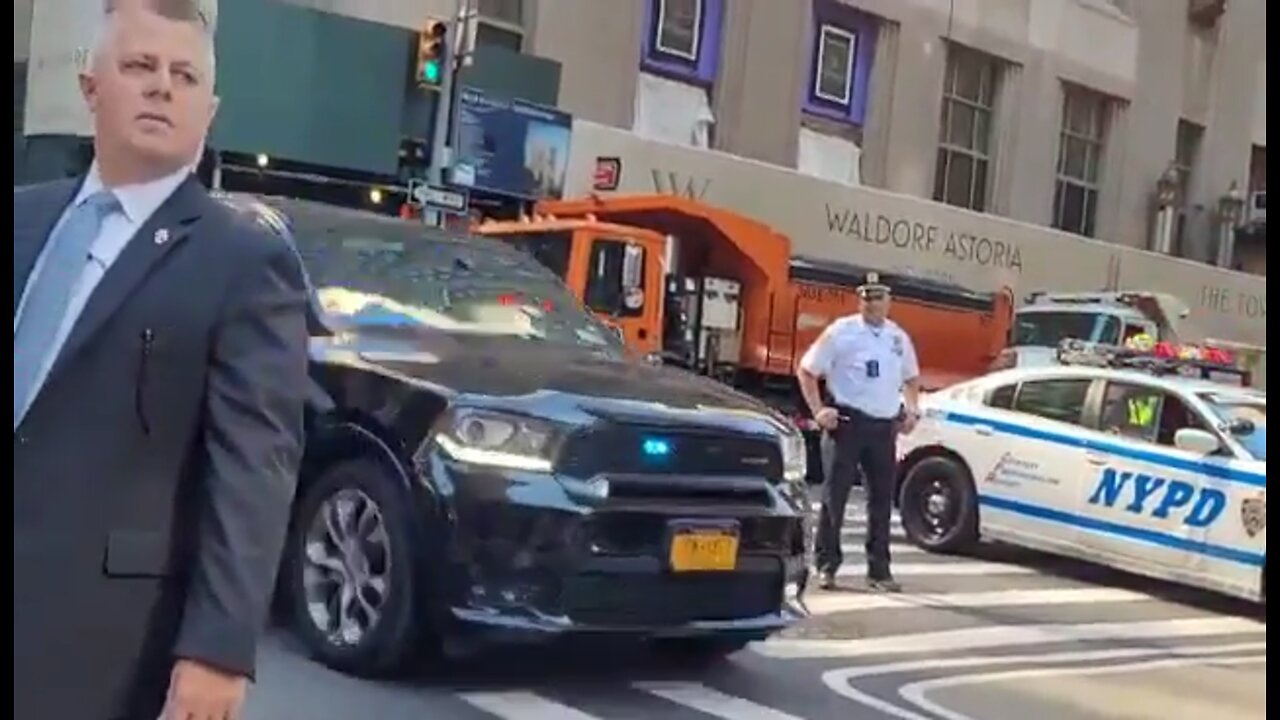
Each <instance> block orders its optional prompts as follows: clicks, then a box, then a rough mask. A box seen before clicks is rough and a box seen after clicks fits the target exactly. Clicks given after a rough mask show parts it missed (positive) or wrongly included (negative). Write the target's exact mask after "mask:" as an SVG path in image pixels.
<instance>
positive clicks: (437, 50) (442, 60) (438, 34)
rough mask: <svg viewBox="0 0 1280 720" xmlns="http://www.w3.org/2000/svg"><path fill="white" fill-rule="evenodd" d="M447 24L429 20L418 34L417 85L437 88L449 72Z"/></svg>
mask: <svg viewBox="0 0 1280 720" xmlns="http://www.w3.org/2000/svg"><path fill="white" fill-rule="evenodd" d="M448 59H449V24H448V23H446V22H445V21H443V20H430V21H428V22H427V24H426V26H425V27H423V28H422V31H421V32H419V33H418V68H417V79H418V85H419V86H421V87H424V88H438V87H440V86H441V85H442V84H443V83H444V74H445V73H446V72H448V71H449V68H448Z"/></svg>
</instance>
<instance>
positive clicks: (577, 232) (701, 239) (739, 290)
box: [474, 195, 1014, 419]
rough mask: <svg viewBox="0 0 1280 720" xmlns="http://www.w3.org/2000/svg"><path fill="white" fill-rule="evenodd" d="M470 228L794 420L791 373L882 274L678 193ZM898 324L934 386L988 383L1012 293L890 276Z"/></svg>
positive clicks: (549, 209) (673, 360)
mask: <svg viewBox="0 0 1280 720" xmlns="http://www.w3.org/2000/svg"><path fill="white" fill-rule="evenodd" d="M474 232H475V233H477V234H481V235H486V236H492V237H500V238H503V239H505V240H507V241H509V242H512V243H515V244H518V245H520V246H521V247H523V248H525V249H526V250H527V251H528V252H530V253H532V254H533V255H534V256H535V257H537V258H538V259H539V260H540V261H541V262H542V263H543V264H544V265H546V266H547V267H549V268H551V269H552V270H554V271H555V272H556V273H558V274H559V275H560V277H561V278H562V279H563V280H564V281H565V282H566V284H567V285H568V286H569V287H570V288H571V289H572V291H573V292H574V294H575V295H576V296H577V297H578V298H580V299H581V300H582V301H583V303H584V304H585V305H586V306H587V307H588V308H590V309H591V310H592V311H593V312H595V313H597V314H598V315H599V316H600V317H601V318H603V319H604V320H605V321H606V322H608V323H610V324H611V325H613V326H614V327H615V328H617V329H618V330H619V331H620V332H621V334H622V335H623V337H624V339H625V340H626V342H627V344H628V345H629V346H631V347H632V348H635V349H636V350H639V351H641V352H644V353H649V354H652V355H653V356H656V357H661V358H662V360H663V362H665V363H667V364H672V365H679V366H683V367H686V368H689V369H691V370H694V371H697V372H700V373H703V374H706V375H708V376H711V377H715V378H717V379H720V380H722V381H724V382H726V383H729V384H731V385H733V386H735V387H738V388H740V389H742V390H744V391H746V392H748V393H751V394H753V395H756V396H757V397H760V398H761V399H763V400H766V401H768V402H770V403H771V404H772V405H774V406H775V407H777V408H779V409H780V410H783V411H784V412H788V413H789V414H791V415H792V416H794V417H796V418H797V419H800V418H802V417H803V416H804V415H805V413H804V412H803V407H804V406H803V402H802V400H801V398H800V394H799V388H798V384H797V383H796V382H795V377H794V375H795V369H796V365H797V364H798V362H799V360H800V358H801V357H802V355H803V354H804V352H805V350H806V349H808V347H809V345H810V344H811V343H813V341H814V340H815V339H817V337H818V335H819V334H820V333H821V332H822V330H823V329H824V328H826V326H827V325H829V324H830V323H831V322H832V321H833V320H835V319H836V318H838V317H841V316H843V315H848V314H851V313H854V312H857V309H858V297H857V294H856V292H855V288H856V287H857V286H858V285H859V284H861V283H862V282H863V280H864V279H865V277H866V275H867V273H868V272H871V271H874V269H873V268H863V267H858V266H855V265H846V264H843V263H837V262H832V261H829V260H822V261H819V260H813V259H809V258H805V257H797V256H794V255H792V249H791V240H790V238H788V237H787V236H785V235H783V234H781V233H779V232H777V231H776V230H774V229H772V228H770V227H769V226H767V225H764V224H762V223H760V222H757V221H755V220H752V219H750V218H747V217H744V216H742V215H739V214H737V213H734V212H732V211H728V210H724V209H720V208H716V207H713V206H710V205H708V204H706V203H702V202H698V201H694V200H690V199H686V198H681V197H676V196H671V195H630V196H627V195H615V196H610V197H597V196H592V197H588V198H586V199H581V200H557V201H545V202H542V203H540V204H539V205H538V206H537V208H536V210H535V213H534V215H533V216H532V217H529V218H524V219H521V220H518V221H486V222H483V223H480V224H479V225H477V226H476V227H475V229H474ZM881 279H882V280H884V281H887V282H888V283H889V284H890V285H891V286H892V287H893V290H894V303H893V308H892V310H891V311H890V314H891V317H892V318H893V319H894V320H895V321H896V322H898V323H899V324H900V325H902V326H903V328H905V329H906V330H907V332H908V333H910V335H911V337H912V338H913V339H914V342H915V344H916V351H917V354H918V356H919V359H920V365H921V370H922V375H923V379H924V382H925V386H926V387H927V388H930V389H936V388H938V387H942V386H945V385H947V384H950V383H952V382H956V381H959V380H961V379H965V378H970V377H973V376H976V375H979V374H982V373H984V372H986V371H987V370H988V368H990V366H991V365H992V362H993V361H994V360H995V359H996V358H997V357H998V356H999V355H1000V353H1001V351H1002V350H1004V348H1005V346H1006V343H1007V341H1008V337H1009V332H1010V329H1011V327H1012V322H1013V312H1014V296H1013V293H1012V291H1011V290H1009V289H1007V288H1006V289H1002V290H1000V291H998V292H994V293H980V292H974V291H971V290H967V289H965V288H962V287H959V286H957V285H953V284H948V283H944V282H939V281H934V280H930V279H925V278H920V277H906V276H901V275H896V276H895V275H889V274H885V273H881Z"/></svg>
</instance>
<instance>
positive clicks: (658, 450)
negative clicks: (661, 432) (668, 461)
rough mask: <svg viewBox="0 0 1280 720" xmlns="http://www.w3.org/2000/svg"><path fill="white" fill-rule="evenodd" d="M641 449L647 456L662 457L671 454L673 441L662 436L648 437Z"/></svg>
mask: <svg viewBox="0 0 1280 720" xmlns="http://www.w3.org/2000/svg"><path fill="white" fill-rule="evenodd" d="M641 450H642V451H643V452H644V454H645V457H650V458H662V457H666V456H668V455H670V454H671V443H670V441H667V440H663V439H661V438H648V439H647V440H645V441H644V445H642V446H641Z"/></svg>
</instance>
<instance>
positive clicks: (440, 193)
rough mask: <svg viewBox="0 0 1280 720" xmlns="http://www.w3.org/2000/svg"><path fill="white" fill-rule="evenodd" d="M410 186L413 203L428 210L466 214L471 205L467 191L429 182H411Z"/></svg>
mask: <svg viewBox="0 0 1280 720" xmlns="http://www.w3.org/2000/svg"><path fill="white" fill-rule="evenodd" d="M410 186H411V187H410V190H409V192H410V195H411V197H412V198H413V203H414V204H415V205H418V206H419V207H421V208H423V209H426V210H436V211H439V212H445V213H452V214H456V215H465V214H467V210H468V208H469V207H470V205H471V203H470V198H469V197H468V195H467V194H466V193H465V192H459V191H457V190H452V189H450V188H445V187H440V186H438V185H430V184H428V183H410Z"/></svg>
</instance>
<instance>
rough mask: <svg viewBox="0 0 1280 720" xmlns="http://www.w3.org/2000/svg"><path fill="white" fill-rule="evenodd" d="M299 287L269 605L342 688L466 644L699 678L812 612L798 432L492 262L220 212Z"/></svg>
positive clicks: (439, 243) (530, 268) (430, 235)
mask: <svg viewBox="0 0 1280 720" xmlns="http://www.w3.org/2000/svg"><path fill="white" fill-rule="evenodd" d="M224 200H225V201H226V202H227V203H228V204H230V205H231V206H232V207H235V208H238V209H239V210H241V211H243V212H245V213H249V214H250V215H251V216H253V217H254V218H255V219H256V221H257V222H260V223H263V224H264V225H266V226H267V227H270V228H272V229H273V230H274V231H275V232H276V233H277V234H279V235H281V236H284V237H286V238H289V239H290V240H291V241H292V243H293V244H294V246H295V247H296V248H297V250H298V252H299V254H300V256H301V257H302V259H303V262H304V265H305V267H306V269H307V273H308V274H309V276H310V280H311V284H312V287H313V289H314V293H313V303H314V310H315V312H314V317H313V318H312V320H313V332H314V334H315V338H314V339H313V342H312V356H313V365H312V374H313V377H314V379H315V381H316V382H315V397H314V400H313V403H312V411H311V412H310V413H309V420H308V432H309V437H308V447H307V454H306V461H305V466H304V471H303V475H302V477H301V479H300V485H299V488H298V495H297V501H296V510H295V513H294V517H293V521H292V525H291V529H290V536H289V543H288V545H287V549H286V553H285V557H284V559H283V565H282V571H281V581H280V600H281V606H282V607H283V608H284V609H285V611H286V613H287V618H288V621H289V623H290V624H291V625H292V626H293V627H294V629H295V631H296V632H297V633H298V634H299V636H300V637H301V638H302V640H303V641H304V642H305V643H306V644H307V646H308V647H309V648H310V650H311V651H312V652H313V653H314V654H315V656H317V657H318V659H320V660H321V661H322V662H324V663H325V664H327V665H329V666H331V667H333V668H336V669H339V670H342V671H345V672H349V673H353V674H360V675H366V674H377V673H382V672H385V671H389V670H392V669H394V668H396V667H397V666H400V665H401V664H402V663H403V662H404V661H405V660H406V659H407V658H408V656H409V654H410V653H411V652H412V651H414V650H417V649H420V648H423V647H424V646H426V645H427V644H436V643H438V642H439V641H441V640H443V639H445V638H446V637H449V636H451V635H453V634H455V633H458V632H460V631H473V632H474V631H477V630H479V631H483V635H484V636H486V637H492V636H493V635H494V634H497V635H498V636H499V637H500V638H502V639H506V638H508V637H512V638H519V639H528V638H549V637H555V636H558V635H562V634H565V633H595V634H602V633H607V634H615V633H616V634H618V635H622V636H631V637H640V638H646V639H653V640H656V641H659V642H664V643H666V644H669V645H671V646H674V647H676V648H679V649H680V650H682V651H691V652H696V653H699V654H705V653H710V654H711V656H715V655H719V654H724V653H728V652H732V651H734V650H737V649H739V648H741V647H742V646H744V645H745V644H746V643H749V642H751V641H754V640H759V639H762V638H764V637H766V636H768V635H769V634H771V633H773V632H776V631H778V630H780V629H782V628H784V627H787V626H788V625H790V624H791V623H793V622H795V621H797V620H798V619H800V618H801V617H802V616H803V609H802V607H801V606H800V604H799V603H800V597H801V595H802V593H803V591H804V586H805V582H806V578H807V570H806V566H805V529H804V518H805V516H806V515H807V505H808V501H807V499H806V493H805V490H804V486H803V478H804V475H805V453H804V444H803V440H802V439H801V436H800V435H799V434H798V433H797V431H796V430H795V428H794V426H792V425H791V424H790V423H789V422H788V421H787V420H786V419H784V418H782V417H780V416H779V415H777V414H775V413H773V412H772V411H771V410H769V409H768V408H767V407H765V406H763V405H761V404H760V403H759V402H758V401H756V400H754V399H752V398H749V397H747V396H745V395H742V394H739V393H736V392H734V391H732V390H730V389H728V388H726V387H724V386H722V385H719V384H716V383H714V382H712V381H709V380H706V379H703V378H699V377H696V376H694V375H692V374H688V373H686V372H683V371H680V370H674V369H667V368H662V367H656V366H653V365H651V364H648V363H646V362H644V361H643V359H641V358H636V357H632V356H630V355H629V354H628V352H627V351H626V350H625V349H624V348H623V346H622V344H621V341H620V340H619V339H618V337H617V336H616V335H615V334H614V333H613V332H612V331H611V330H610V329H609V328H608V327H607V326H605V325H603V324H602V323H600V322H599V321H598V320H597V319H595V318H594V317H593V316H592V315H591V314H590V313H588V312H586V311H585V310H584V309H583V308H582V307H581V306H580V305H579V304H578V302H577V301H576V300H575V299H574V298H573V296H572V295H571V294H570V293H569V291H568V289H567V288H565V287H564V286H563V285H562V284H561V283H560V281H559V279H557V278H556V277H555V276H554V275H552V274H551V273H550V272H549V271H548V270H546V269H545V268H543V267H542V266H541V265H540V264H539V263H538V262H537V260H535V259H534V258H533V257H531V256H528V255H526V254H524V253H523V252H521V251H520V250H518V249H515V248H512V247H510V246H508V245H506V244H504V243H502V242H500V241H495V240H487V239H483V238H475V237H462V236H456V235H451V234H446V233H444V232H442V231H437V230H433V229H429V228H426V227H423V226H422V225H418V224H414V223H410V222H405V221H401V220H397V219H393V218H387V217H382V216H378V215H372V214H368V213H363V212H358V211H352V210H346V209H341V208H336V207H331V206H326V205H319V204H312V203H307V202H301V201H293V200H277V199H271V198H256V197H249V196H225V197H224Z"/></svg>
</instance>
